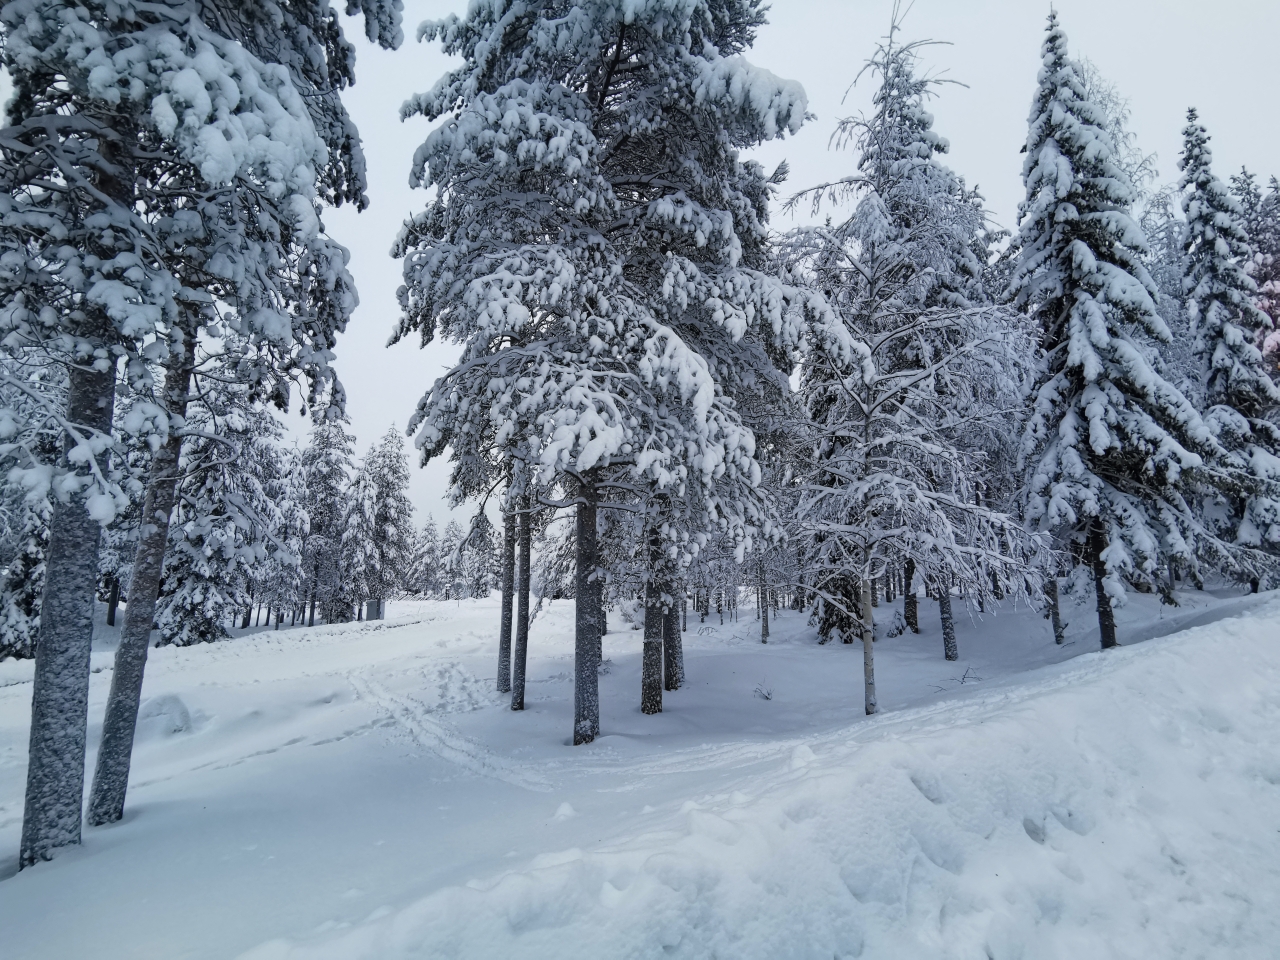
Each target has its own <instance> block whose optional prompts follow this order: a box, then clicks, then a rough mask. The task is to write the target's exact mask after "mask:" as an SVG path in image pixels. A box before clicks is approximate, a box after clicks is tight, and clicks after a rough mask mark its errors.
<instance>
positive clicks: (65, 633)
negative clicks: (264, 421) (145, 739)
mask: <svg viewBox="0 0 1280 960" xmlns="http://www.w3.org/2000/svg"><path fill="white" fill-rule="evenodd" d="M67 374H68V375H67V381H68V382H67V408H66V418H67V421H68V422H69V423H71V424H74V425H75V426H76V427H77V428H79V429H80V430H81V431H82V432H83V433H86V434H87V433H89V432H90V431H97V432H98V433H100V434H105V435H108V436H109V435H110V433H111V418H112V413H113V412H114V408H115V364H114V363H113V364H111V365H110V367H109V368H108V369H107V370H105V371H98V370H90V369H84V368H82V367H79V366H71V367H70V368H69V369H68V371H67ZM75 446H76V440H75V438H74V437H73V436H71V435H70V434H65V435H64V436H63V440H62V456H61V465H62V467H63V468H64V469H65V468H67V467H69V466H70V461H69V459H68V456H69V454H70V453H71V451H72V450H73V449H74V448H75ZM99 466H100V468H105V466H106V455H105V454H103V455H102V456H101V457H99ZM101 536H102V527H101V526H100V525H99V523H98V521H97V520H94V519H93V518H92V517H91V516H89V511H88V508H87V506H86V504H85V501H84V499H83V498H81V497H76V496H73V497H71V498H70V499H69V500H68V501H67V502H65V503H64V502H63V501H62V500H61V499H60V498H57V497H55V498H54V503H53V514H52V516H51V517H50V520H49V546H48V552H47V553H46V554H45V557H46V559H45V585H44V596H43V597H42V598H41V603H40V632H39V634H38V635H37V640H36V663H35V682H34V684H33V686H32V691H31V736H30V741H29V747H28V761H27V786H26V796H25V800H24V807H23V812H22V840H21V843H20V849H19V853H18V868H19V869H22V868H23V867H29V866H31V865H32V864H34V863H36V862H38V861H40V860H48V859H50V858H51V857H52V856H53V854H54V851H55V850H57V849H58V848H59V847H63V846H66V845H67V844H72V843H79V842H80V818H81V809H82V805H83V799H84V758H85V740H86V730H87V726H88V720H89V716H88V713H89V648H90V644H91V643H92V640H93V599H94V593H95V592H96V589H97V584H98V548H99V545H100V542H101ZM129 599H130V601H132V600H133V597H132V596H130V598H129ZM132 606H133V604H132V602H131V603H130V607H132Z"/></svg>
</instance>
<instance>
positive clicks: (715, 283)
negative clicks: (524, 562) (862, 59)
mask: <svg viewBox="0 0 1280 960" xmlns="http://www.w3.org/2000/svg"><path fill="white" fill-rule="evenodd" d="M762 22H763V7H762V4H761V3H760V2H759V0H716V2H709V0H695V2H691V3H689V4H686V5H683V6H677V7H658V6H641V7H637V8H635V9H632V8H623V7H620V6H618V5H617V4H615V3H612V2H609V0H585V2H575V0H547V2H542V3H537V4H527V5H519V6H514V7H509V8H508V7H497V6H490V5H475V6H473V7H472V8H471V9H470V11H469V12H468V14H467V15H466V16H465V17H462V18H459V17H451V18H447V19H445V20H442V21H439V22H437V23H432V24H427V25H426V26H425V27H424V28H423V30H422V32H421V35H422V36H423V37H424V38H427V39H435V38H438V39H440V40H441V41H442V43H443V46H444V49H445V51H446V52H447V53H449V54H452V55H456V56H459V57H461V59H462V61H463V62H462V65H461V66H459V67H458V68H456V69H454V70H452V71H450V72H449V73H448V74H446V75H445V76H444V77H443V78H442V79H441V80H440V81H439V83H437V85H436V87H435V88H434V89H433V90H431V91H430V92H429V93H426V94H423V95H421V96H418V97H415V98H414V99H412V100H411V101H409V102H408V103H407V104H406V105H405V107H404V108H403V110H402V114H403V115H404V116H410V115H415V114H420V115H423V116H425V117H427V118H428V119H430V120H436V119H439V118H441V117H446V116H447V117H448V118H449V119H448V122H446V123H444V124H442V125H440V126H438V127H437V128H436V129H435V130H434V131H433V132H432V134H431V135H430V137H429V138H428V140H427V142H426V143H425V144H424V145H423V146H422V147H421V148H420V149H419V151H418V153H417V156H416V159H415V164H414V168H413V172H412V175H411V176H412V182H413V183H414V185H416V186H422V187H434V188H435V189H436V195H435V199H434V200H433V201H432V202H431V204H430V205H429V206H428V208H427V209H426V210H425V211H424V212H423V213H421V214H419V215H417V216H415V217H414V218H413V219H411V220H410V221H409V222H407V223H406V225H405V228H404V230H403V232H402V234H401V237H400V239H399V241H398V242H397V245H396V248H395V252H396V254H397V255H398V256H402V257H404V258H405V286H404V287H403V288H402V289H401V294H400V297H401V304H402V307H403V311H404V316H403V318H402V320H401V322H400V325H399V327H398V329H397V332H396V334H395V336H396V337H397V338H400V337H404V336H408V335H409V334H411V333H413V332H417V333H419V334H420V335H421V336H422V337H423V339H424V340H430V339H431V338H433V337H434V336H437V335H443V336H445V337H448V338H450V339H453V340H456V341H459V342H462V343H463V344H465V346H464V350H463V356H462V359H461V360H460V362H459V364H458V365H457V366H456V367H455V368H454V369H453V370H451V371H450V372H449V373H448V374H446V375H445V376H444V377H442V378H440V380H438V381H437V382H436V384H435V385H434V386H433V387H432V389H431V391H430V392H429V393H428V395H427V396H426V397H425V398H424V399H423V400H422V402H421V403H420V404H419V407H418V413H417V414H416V415H415V417H414V420H413V422H412V424H411V426H412V427H413V428H414V429H417V430H418V431H419V444H420V449H422V451H423V455H424V457H427V458H429V457H432V456H435V455H437V454H439V453H440V452H442V451H443V450H445V449H446V447H447V448H449V449H451V450H452V455H453V457H454V458H455V463H456V465H457V466H456V469H455V472H454V480H453V488H454V496H455V498H458V499H462V498H465V497H468V496H479V495H480V493H481V491H483V490H486V489H488V488H490V487H492V486H494V485H496V484H497V483H498V482H500V480H501V478H502V477H503V476H504V474H506V473H507V472H508V471H509V468H510V464H511V461H512V460H513V459H514V460H517V461H519V462H520V463H523V464H525V465H526V466H527V470H525V471H523V472H521V473H519V474H518V475H519V476H520V477H521V484H522V486H521V488H520V489H517V490H516V491H515V494H516V496H517V497H519V496H521V495H523V493H524V492H525V489H526V487H529V486H533V485H537V486H540V487H544V488H546V487H550V486H552V485H553V484H557V483H559V484H561V485H562V487H563V490H564V491H565V494H566V496H567V497H569V498H572V502H573V503H574V504H575V507H576V506H577V505H578V504H580V505H581V507H582V509H583V510H586V511H590V510H591V509H592V504H594V503H595V502H597V499H598V497H597V493H596V490H597V488H598V487H599V485H600V484H601V483H608V484H612V483H627V484H630V485H631V486H632V487H633V488H634V491H635V493H634V496H635V498H636V499H644V500H647V499H649V496H650V494H651V493H655V492H665V493H668V494H670V495H672V497H673V498H674V497H679V498H683V502H684V503H685V504H687V505H689V511H688V513H689V523H690V524H691V525H693V526H694V527H696V528H697V529H688V528H686V529H685V531H684V532H686V533H688V534H689V535H690V536H692V535H693V534H694V533H695V532H697V533H704V532H705V531H706V530H707V529H709V528H714V527H715V526H716V525H718V524H721V523H723V524H724V525H725V526H726V527H729V528H732V529H734V530H735V531H736V533H737V536H738V537H739V538H740V539H741V540H742V542H744V543H745V542H746V539H747V537H748V536H750V533H751V531H750V530H749V529H748V527H749V526H750V525H751V524H752V523H753V521H754V520H755V515H756V514H757V513H758V507H757V504H756V503H755V495H754V488H755V482H756V477H757V475H758V467H757V465H756V464H755V463H754V461H753V459H752V447H753V443H752V438H751V433H750V431H749V429H747V428H746V427H745V426H744V424H743V423H742V421H741V418H740V417H739V416H738V414H737V412H736V411H735V409H734V406H733V404H732V403H730V402H729V401H728V395H727V392H726V391H727V387H726V384H729V383H731V382H732V383H736V384H742V385H746V384H752V383H755V384H759V383H763V382H766V381H775V382H776V381H783V382H785V374H782V373H780V372H779V371H778V370H777V368H776V365H775V364H774V363H773V361H772V359H771V358H770V356H769V354H768V351H767V350H766V347H767V346H768V347H776V348H777V349H778V350H779V351H782V352H785V351H786V350H789V349H790V350H794V349H798V347H799V345H800V344H801V342H802V341H803V340H804V337H805V335H806V332H807V327H806V325H805V322H804V321H805V316H804V311H805V309H806V307H807V305H808V300H807V294H806V293H805V292H804V291H801V290H799V289H797V288H794V287H789V286H787V285H785V284H783V283H780V282H779V281H778V280H776V279H775V278H774V277H773V275H772V274H771V273H770V272H769V271H767V270H766V269H765V267H766V266H767V264H766V262H765V252H766V240H767V234H766V230H765V223H764V218H765V216H766V213H767V198H768V194H769V189H770V185H769V183H768V178H767V177H766V176H765V175H764V173H763V171H762V170H761V169H760V168H759V167H758V166H757V165H755V164H752V163H748V162H744V161H743V160H742V159H741V158H740V156H739V153H738V150H739V149H740V148H742V147H745V146H748V145H751V144H753V143H758V142H760V141H762V140H765V139H769V138H773V137H777V136H781V135H783V134H784V133H786V132H789V131H794V130H795V129H796V128H797V127H798V126H799V124H800V122H801V121H802V120H803V118H804V102H805V101H804V97H803V93H802V91H801V90H800V88H799V87H798V86H797V85H795V84H790V83H784V82H782V81H780V80H778V79H777V78H776V77H773V76H772V75H770V74H768V73H767V72H766V71H763V70H759V69H757V68H755V67H752V66H751V65H750V64H748V63H747V62H746V61H745V60H744V59H743V57H742V53H743V52H744V51H745V49H746V48H747V47H749V46H750V44H751V42H752V40H753V38H754V34H755V31H756V29H757V28H758V27H759V25H760V24H761V23H762ZM660 526H661V528H662V529H663V530H666V531H669V532H671V533H672V534H674V535H676V536H677V537H679V536H680V535H681V527H682V526H685V524H683V523H667V522H664V523H662V524H660ZM585 545H586V541H584V546H585ZM583 562H584V563H586V562H587V561H586V559H585V558H584V559H583ZM584 602H585V598H584ZM590 622H591V620H590V618H585V617H584V619H583V621H582V624H583V627H582V628H583V630H584V631H589V629H590V628H589V623H590ZM592 643H594V640H592ZM588 646H589V644H588V643H587V642H586V636H585V633H584V637H583V643H582V644H581V648H582V649H583V650H586V649H587V648H588ZM587 666H588V664H587V662H586V661H585V660H584V661H583V662H582V663H580V664H579V665H578V673H579V675H580V680H581V681H582V683H581V684H580V687H581V689H583V690H584V691H586V692H585V693H584V696H585V697H586V699H587V701H589V703H590V704H594V702H595V701H594V699H593V696H592V694H591V693H590V689H589V688H590V687H591V685H592V684H593V683H594V678H593V676H591V670H589V669H587ZM594 709H595V707H594V706H591V705H589V706H588V707H587V708H586V712H587V713H592V711H594ZM594 726H595V721H594V720H588V721H587V727H589V728H591V729H594ZM574 736H575V740H582V739H588V740H589V739H590V738H591V736H592V734H591V733H590V730H588V729H586V728H584V730H583V731H575V734H574Z"/></svg>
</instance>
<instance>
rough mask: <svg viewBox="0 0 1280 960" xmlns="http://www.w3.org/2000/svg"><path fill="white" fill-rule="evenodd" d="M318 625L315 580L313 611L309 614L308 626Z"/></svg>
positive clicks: (312, 598)
mask: <svg viewBox="0 0 1280 960" xmlns="http://www.w3.org/2000/svg"><path fill="white" fill-rule="evenodd" d="M315 625H316V588H315V584H314V582H313V583H312V586H311V612H310V613H309V614H308V615H307V626H308V627H314V626H315Z"/></svg>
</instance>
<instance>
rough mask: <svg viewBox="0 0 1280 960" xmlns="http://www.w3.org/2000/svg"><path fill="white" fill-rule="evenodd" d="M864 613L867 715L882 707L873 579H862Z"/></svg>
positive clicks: (864, 696) (863, 640) (863, 684)
mask: <svg viewBox="0 0 1280 960" xmlns="http://www.w3.org/2000/svg"><path fill="white" fill-rule="evenodd" d="M858 606H859V608H860V612H861V614H862V697H863V708H864V709H865V710H866V713H867V716H871V715H872V714H873V713H876V712H878V711H879V709H880V705H879V704H878V703H877V702H876V661H875V656H876V655H875V643H874V641H875V637H876V626H875V620H874V619H873V617H872V613H871V581H870V580H863V581H862V601H861V603H860V604H859V605H858Z"/></svg>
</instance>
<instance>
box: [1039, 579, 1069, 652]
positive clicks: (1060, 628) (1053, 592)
mask: <svg viewBox="0 0 1280 960" xmlns="http://www.w3.org/2000/svg"><path fill="white" fill-rule="evenodd" d="M1044 598H1045V600H1047V601H1048V602H1049V620H1050V622H1052V623H1053V642H1054V643H1056V644H1062V643H1065V642H1066V639H1067V625H1066V624H1065V623H1063V622H1062V610H1061V608H1060V607H1059V606H1058V578H1057V577H1049V578H1048V579H1046V580H1045V582H1044Z"/></svg>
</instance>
